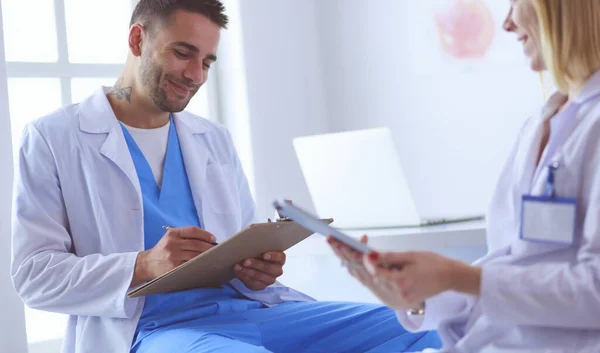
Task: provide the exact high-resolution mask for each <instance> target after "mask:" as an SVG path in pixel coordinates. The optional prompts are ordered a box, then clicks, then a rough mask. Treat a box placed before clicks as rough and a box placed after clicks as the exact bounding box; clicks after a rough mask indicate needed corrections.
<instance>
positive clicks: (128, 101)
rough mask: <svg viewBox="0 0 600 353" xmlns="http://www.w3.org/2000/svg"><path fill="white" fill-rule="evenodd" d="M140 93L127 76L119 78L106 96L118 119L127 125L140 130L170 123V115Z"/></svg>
mask: <svg viewBox="0 0 600 353" xmlns="http://www.w3.org/2000/svg"><path fill="white" fill-rule="evenodd" d="M138 92H139V90H138V89H136V86H135V85H134V84H133V80H128V79H127V77H126V75H121V77H119V79H118V80H117V83H116V84H115V85H114V86H113V87H112V88H111V89H110V91H109V92H108V93H107V94H106V96H107V98H108V101H109V103H110V105H111V107H112V109H113V112H114V113H115V116H116V117H117V119H119V121H121V122H122V123H124V124H125V125H128V126H132V127H136V128H140V129H154V128H158V127H161V126H164V125H166V124H167V123H168V122H169V113H165V112H163V111H160V110H158V109H157V108H156V107H155V106H154V105H153V104H152V102H151V101H150V100H149V99H145V97H144V96H143V95H141V94H139V93H138Z"/></svg>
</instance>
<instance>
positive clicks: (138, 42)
mask: <svg viewBox="0 0 600 353" xmlns="http://www.w3.org/2000/svg"><path fill="white" fill-rule="evenodd" d="M145 36H146V32H145V29H144V26H142V25H141V24H139V23H136V24H134V25H133V26H131V28H130V29H129V51H130V52H131V54H132V55H133V56H136V57H139V56H141V55H142V41H143V39H144V37H145Z"/></svg>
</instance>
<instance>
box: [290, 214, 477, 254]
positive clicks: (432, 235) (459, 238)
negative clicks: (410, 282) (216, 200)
mask: <svg viewBox="0 0 600 353" xmlns="http://www.w3.org/2000/svg"><path fill="white" fill-rule="evenodd" d="M345 233H347V234H349V235H352V236H354V237H357V238H359V237H360V236H361V235H363V234H367V235H368V236H369V244H371V246H372V247H373V248H375V249H380V250H388V251H402V250H433V249H449V248H450V249H451V248H463V247H484V246H485V245H486V240H485V221H472V222H460V223H449V224H443V225H435V226H425V227H413V228H389V229H376V230H356V231H345ZM286 254H287V255H288V256H318V255H328V254H332V252H331V250H330V249H329V248H328V246H327V243H326V242H325V239H324V237H323V236H322V235H320V234H315V235H313V236H311V237H309V238H308V239H306V240H304V241H303V242H301V243H299V244H298V245H296V246H294V247H293V248H291V249H289V250H288V251H286Z"/></svg>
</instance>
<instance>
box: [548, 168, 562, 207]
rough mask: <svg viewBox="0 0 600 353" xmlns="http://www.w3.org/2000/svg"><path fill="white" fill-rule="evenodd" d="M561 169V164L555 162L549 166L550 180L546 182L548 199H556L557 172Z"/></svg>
mask: <svg viewBox="0 0 600 353" xmlns="http://www.w3.org/2000/svg"><path fill="white" fill-rule="evenodd" d="M558 167H560V163H559V162H554V163H552V164H551V165H549V166H548V179H547V180H546V197H548V198H552V199H553V198H555V197H556V185H555V179H556V171H557V170H558Z"/></svg>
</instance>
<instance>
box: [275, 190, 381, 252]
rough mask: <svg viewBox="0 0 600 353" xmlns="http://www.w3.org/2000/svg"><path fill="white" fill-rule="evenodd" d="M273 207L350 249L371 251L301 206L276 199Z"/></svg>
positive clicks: (305, 226)
mask: <svg viewBox="0 0 600 353" xmlns="http://www.w3.org/2000/svg"><path fill="white" fill-rule="evenodd" d="M273 206H275V209H276V210H277V211H278V212H279V213H280V214H282V215H284V216H285V217H288V218H290V219H292V220H293V221H295V222H296V223H298V224H299V225H301V226H302V227H304V228H306V229H308V230H310V231H312V232H315V233H319V234H322V235H326V236H327V235H331V236H332V237H334V238H335V239H337V240H338V241H340V242H342V243H344V244H346V245H348V246H349V247H351V248H352V249H354V250H356V251H358V252H360V253H362V254H368V253H370V252H372V249H371V248H370V247H368V246H367V245H366V244H363V243H361V242H360V241H358V240H357V239H355V238H353V237H351V236H349V235H347V234H344V233H343V232H341V231H340V230H338V229H336V228H334V227H331V226H329V225H328V224H327V223H325V222H323V221H322V220H320V219H319V218H317V217H315V216H313V215H311V214H310V213H308V212H306V211H304V210H302V209H301V208H299V207H297V206H295V205H293V204H292V203H290V202H288V201H285V200H276V201H274V202H273Z"/></svg>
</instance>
